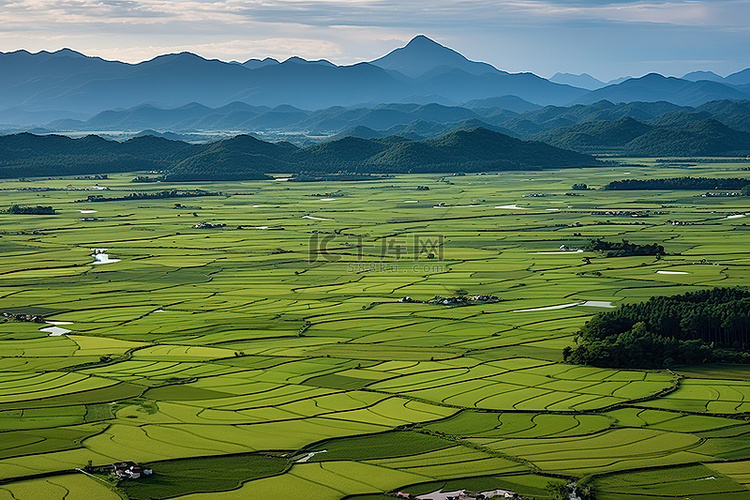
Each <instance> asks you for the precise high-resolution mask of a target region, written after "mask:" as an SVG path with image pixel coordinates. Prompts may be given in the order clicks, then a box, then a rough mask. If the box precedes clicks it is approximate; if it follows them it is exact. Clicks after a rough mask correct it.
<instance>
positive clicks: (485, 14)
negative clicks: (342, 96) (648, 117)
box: [0, 0, 750, 76]
mask: <svg viewBox="0 0 750 500" xmlns="http://www.w3.org/2000/svg"><path fill="white" fill-rule="evenodd" d="M0 5H1V6H2V7H0V50H15V49H18V48H28V49H30V50H41V49H56V48H60V47H61V46H69V47H72V48H76V49H78V50H82V51H84V52H86V53H89V54H96V55H101V56H104V57H110V58H117V59H122V60H128V61H136V60H144V59H148V58H151V57H153V56H155V55H157V54H159V53H164V52H175V51H181V50H190V51H194V52H197V53H199V54H201V55H204V56H207V57H215V58H220V59H227V60H228V59H237V60H244V59H247V58H250V57H263V56H266V55H270V56H273V57H276V58H281V59H284V58H286V57H289V56H291V55H300V56H302V57H306V58H328V59H331V60H332V61H334V62H336V63H339V64H342V63H353V62H356V61H360V60H369V59H374V58H375V57H378V56H380V55H382V54H384V53H385V52H387V51H389V50H391V49H393V48H395V47H397V46H399V45H402V44H403V42H406V41H408V40H409V39H410V38H411V37H412V36H414V35H415V34H418V33H424V34H427V35H428V36H432V37H433V38H435V39H437V40H438V41H440V42H441V43H444V44H446V45H449V46H451V47H453V48H456V49H457V50H459V51H460V52H462V53H465V54H466V55H467V56H468V57H470V58H471V59H475V60H485V61H488V62H490V63H493V64H495V65H498V66H499V67H502V68H503V69H509V70H514V71H520V70H533V71H542V72H544V70H540V67H542V68H543V67H548V66H549V65H559V64H562V63H567V64H569V66H573V65H574V64H578V65H584V66H585V65H588V67H583V68H582V70H583V71H588V72H592V68H591V66H592V65H597V66H598V67H601V68H604V66H605V65H609V66H610V69H609V70H608V71H611V72H613V73H614V72H618V71H620V70H618V69H617V67H616V64H617V63H618V62H623V61H625V62H627V63H628V64H631V63H632V65H631V66H628V69H627V71H628V72H632V73H636V72H638V71H637V70H634V69H633V68H635V67H637V65H638V64H640V65H641V67H645V64H644V63H642V62H641V61H642V59H643V58H642V54H643V53H647V54H649V56H650V57H651V58H653V59H659V60H665V61H673V62H671V63H670V64H672V65H674V66H675V67H677V66H678V65H679V63H678V61H680V60H683V59H684V60H686V61H687V60H689V59H701V60H724V59H726V60H727V63H726V64H727V65H730V64H734V65H735V66H737V65H741V64H745V62H744V61H745V56H744V55H742V54H743V53H744V52H743V51H739V50H738V49H737V48H738V47H747V46H748V45H750V39H748V35H749V34H750V28H748V26H747V25H746V20H747V19H749V18H750V0H717V1H707V0H692V1H691V0H669V1H663V0H650V1H649V0H642V1H633V0H605V1H596V0H433V1H427V0H411V1H408V2H407V1H403V0H322V1H300V0H174V1H167V0H10V1H9V0H0ZM724 53H731V54H732V56H731V57H729V56H726V57H725V56H724ZM732 61H734V62H732ZM572 69H573V68H572V67H561V68H555V70H562V71H569V70H572ZM655 69H658V68H655ZM712 69H717V68H712ZM623 71H624V70H623ZM593 72H595V71H593ZM614 76H616V75H614Z"/></svg>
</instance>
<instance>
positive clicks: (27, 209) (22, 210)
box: [6, 205, 57, 215]
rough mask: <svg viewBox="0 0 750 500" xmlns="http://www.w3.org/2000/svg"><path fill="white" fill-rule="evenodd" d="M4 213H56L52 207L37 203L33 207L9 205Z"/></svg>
mask: <svg viewBox="0 0 750 500" xmlns="http://www.w3.org/2000/svg"><path fill="white" fill-rule="evenodd" d="M6 213H9V214H20V215H57V212H56V211H55V209H54V208H52V207H43V206H41V205H37V206H35V207H22V206H20V205H11V207H10V208H9V209H8V210H6Z"/></svg>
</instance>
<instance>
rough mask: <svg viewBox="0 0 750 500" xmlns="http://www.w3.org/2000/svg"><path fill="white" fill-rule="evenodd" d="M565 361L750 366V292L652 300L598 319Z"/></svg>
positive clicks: (566, 353)
mask: <svg viewBox="0 0 750 500" xmlns="http://www.w3.org/2000/svg"><path fill="white" fill-rule="evenodd" d="M576 343H577V345H576V347H572V348H571V347H566V348H565V349H564V350H563V358H564V359H565V360H566V361H569V362H571V363H576V364H586V365H593V366H601V367H610V368H663V367H669V366H672V365H691V364H702V363H717V362H727V363H750V352H748V350H750V292H748V291H747V290H745V289H742V288H714V289H711V290H702V291H698V292H691V293H686V294H683V295H674V296H670V297H652V298H651V299H649V300H647V301H646V302H640V303H637V304H626V305H624V306H622V307H620V308H619V309H617V310H615V311H611V312H603V313H599V314H597V315H596V316H594V317H593V318H592V319H591V320H590V321H588V322H587V323H586V324H585V325H584V326H583V328H581V330H579V331H578V333H577V334H576Z"/></svg>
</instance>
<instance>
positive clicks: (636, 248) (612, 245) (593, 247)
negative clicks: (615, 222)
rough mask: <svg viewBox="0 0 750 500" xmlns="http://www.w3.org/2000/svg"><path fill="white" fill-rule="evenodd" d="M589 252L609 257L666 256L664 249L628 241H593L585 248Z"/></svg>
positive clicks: (654, 244)
mask: <svg viewBox="0 0 750 500" xmlns="http://www.w3.org/2000/svg"><path fill="white" fill-rule="evenodd" d="M583 249H584V250H587V251H589V252H602V253H603V254H604V255H605V256H607V257H631V256H634V255H666V252H665V251H664V247H663V246H661V245H659V244H657V243H652V244H650V245H638V244H636V243H630V242H628V241H626V240H622V242H613V241H604V240H600V239H595V240H591V241H590V242H589V243H587V244H586V245H585V246H584V247H583Z"/></svg>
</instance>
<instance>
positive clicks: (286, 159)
mask: <svg viewBox="0 0 750 500" xmlns="http://www.w3.org/2000/svg"><path fill="white" fill-rule="evenodd" d="M599 164H600V162H599V161H597V160H596V159H594V158H593V157H591V156H589V155H585V154H581V153H576V152H573V151H568V150H565V149H561V148H557V147H554V146H550V145H548V144H544V143H540V142H534V141H522V140H519V139H515V138H512V137H509V136H507V135H504V134H501V133H498V132H493V131H490V130H487V129H484V128H476V129H473V130H457V131H453V132H451V133H448V134H445V135H443V136H441V137H438V138H436V139H431V140H427V141H413V140H409V139H404V138H401V137H385V138H374V139H359V138H354V137H346V138H342V139H339V140H336V141H331V142H328V143H324V144H319V145H316V146H311V147H307V148H298V147H297V146H294V145H292V144H290V143H286V142H280V143H270V142H264V141H261V140H258V139H256V138H254V137H251V136H247V135H242V136H237V137H234V138H231V139H226V140H222V141H218V142H214V143H210V144H200V145H196V144H188V143H186V142H181V141H172V140H168V139H164V138H156V137H153V136H145V137H137V138H133V139H130V140H128V141H125V142H117V141H108V140H105V139H102V138H101V137H98V136H87V137H83V138H80V139H71V138H68V137H62V136H54V135H51V136H50V135H48V136H39V135H34V134H29V133H23V134H16V135H9V136H3V137H0V178H10V177H39V176H61V175H79V174H97V173H113V172H126V171H137V170H156V171H160V172H161V173H163V174H164V175H165V176H166V178H167V179H170V180H183V181H189V180H223V179H227V180H229V179H262V178H265V177H266V174H268V173H269V172H290V173H299V172H302V171H305V172H318V173H335V172H341V171H344V172H356V173H364V174H367V173H410V172H442V173H447V172H456V171H462V172H478V171H498V170H533V169H543V168H558V167H581V166H595V165H599Z"/></svg>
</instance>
